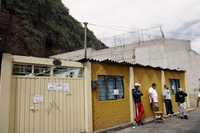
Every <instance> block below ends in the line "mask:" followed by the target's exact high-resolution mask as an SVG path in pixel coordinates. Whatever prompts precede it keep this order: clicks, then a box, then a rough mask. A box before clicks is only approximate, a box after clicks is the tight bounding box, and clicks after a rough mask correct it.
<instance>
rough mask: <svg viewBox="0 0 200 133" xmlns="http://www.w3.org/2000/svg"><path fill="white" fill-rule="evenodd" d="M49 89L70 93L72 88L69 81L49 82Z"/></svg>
mask: <svg viewBox="0 0 200 133" xmlns="http://www.w3.org/2000/svg"><path fill="white" fill-rule="evenodd" d="M48 91H59V92H64V93H69V92H70V88H69V84H68V83H48Z"/></svg>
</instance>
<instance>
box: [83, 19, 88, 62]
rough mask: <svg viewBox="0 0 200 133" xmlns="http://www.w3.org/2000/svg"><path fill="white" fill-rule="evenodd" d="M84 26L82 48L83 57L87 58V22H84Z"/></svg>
mask: <svg viewBox="0 0 200 133" xmlns="http://www.w3.org/2000/svg"><path fill="white" fill-rule="evenodd" d="M83 24H84V28H85V38H84V50H85V59H87V25H88V23H87V22H84V23H83Z"/></svg>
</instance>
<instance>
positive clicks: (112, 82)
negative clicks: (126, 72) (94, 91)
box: [97, 75, 124, 101]
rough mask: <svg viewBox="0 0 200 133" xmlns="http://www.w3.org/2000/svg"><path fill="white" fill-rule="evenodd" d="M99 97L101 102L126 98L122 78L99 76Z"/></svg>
mask: <svg viewBox="0 0 200 133" xmlns="http://www.w3.org/2000/svg"><path fill="white" fill-rule="evenodd" d="M97 83H98V96H99V100H100V101H105V100H117V99H123V98H124V82H123V77H122V76H104V75H100V76H98V81H97Z"/></svg>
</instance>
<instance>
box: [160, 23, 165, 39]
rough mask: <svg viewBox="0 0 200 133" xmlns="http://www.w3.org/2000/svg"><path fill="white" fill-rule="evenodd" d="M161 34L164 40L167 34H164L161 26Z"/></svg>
mask: <svg viewBox="0 0 200 133" xmlns="http://www.w3.org/2000/svg"><path fill="white" fill-rule="evenodd" d="M160 33H161V36H162V38H165V34H164V32H163V30H162V27H161V26H160Z"/></svg>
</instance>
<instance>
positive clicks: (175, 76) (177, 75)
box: [165, 70, 185, 112]
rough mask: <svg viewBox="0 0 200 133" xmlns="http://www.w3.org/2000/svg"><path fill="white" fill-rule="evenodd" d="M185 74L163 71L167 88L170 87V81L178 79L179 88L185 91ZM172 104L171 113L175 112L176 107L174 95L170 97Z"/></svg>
mask: <svg viewBox="0 0 200 133" xmlns="http://www.w3.org/2000/svg"><path fill="white" fill-rule="evenodd" d="M184 76H185V73H184V72H177V71H169V70H167V71H165V82H166V85H167V86H168V87H170V79H179V80H180V86H181V88H183V89H184V90H185V78H184ZM172 104H173V111H174V112H177V111H178V107H177V103H176V102H175V95H172Z"/></svg>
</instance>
